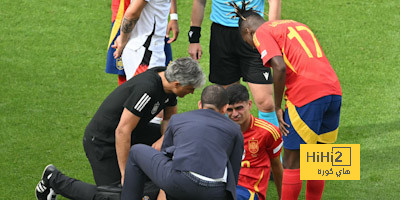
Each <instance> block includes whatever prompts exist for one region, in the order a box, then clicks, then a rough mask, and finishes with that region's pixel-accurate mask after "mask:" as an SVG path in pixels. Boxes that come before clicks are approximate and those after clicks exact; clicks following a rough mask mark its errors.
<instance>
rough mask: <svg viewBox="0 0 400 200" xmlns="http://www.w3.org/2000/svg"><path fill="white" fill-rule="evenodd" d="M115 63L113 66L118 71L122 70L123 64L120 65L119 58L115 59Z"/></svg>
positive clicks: (120, 60)
mask: <svg viewBox="0 0 400 200" xmlns="http://www.w3.org/2000/svg"><path fill="white" fill-rule="evenodd" d="M115 62H116V65H115V66H116V67H117V69H118V70H123V69H124V64H122V59H121V57H119V58H117V59H115Z"/></svg>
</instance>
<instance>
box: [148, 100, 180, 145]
mask: <svg viewBox="0 0 400 200" xmlns="http://www.w3.org/2000/svg"><path fill="white" fill-rule="evenodd" d="M177 111H178V107H177V106H176V105H175V106H167V107H165V109H164V117H163V122H162V124H161V135H162V136H161V138H160V139H158V140H157V141H156V142H154V143H153V145H151V146H152V147H153V148H155V149H157V150H159V151H160V150H161V145H162V143H163V140H164V133H165V130H166V129H167V126H168V122H169V119H171V117H172V115H174V114H176V113H177Z"/></svg>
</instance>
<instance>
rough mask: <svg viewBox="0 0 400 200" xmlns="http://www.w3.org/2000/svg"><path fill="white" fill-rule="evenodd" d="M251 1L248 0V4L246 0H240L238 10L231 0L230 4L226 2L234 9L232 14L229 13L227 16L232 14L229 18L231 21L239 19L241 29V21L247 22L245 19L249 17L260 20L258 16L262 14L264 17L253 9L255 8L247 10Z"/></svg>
mask: <svg viewBox="0 0 400 200" xmlns="http://www.w3.org/2000/svg"><path fill="white" fill-rule="evenodd" d="M250 2H251V0H249V1H248V2H246V0H242V7H241V8H240V7H239V6H238V5H237V4H236V3H235V2H234V1H233V0H231V2H226V3H227V4H228V5H229V6H232V7H233V8H235V11H234V12H230V13H228V14H227V15H231V14H234V15H233V16H231V17H230V18H231V19H232V18H233V19H236V18H239V27H241V25H242V23H243V21H247V18H251V17H253V16H254V17H257V18H262V19H264V18H263V17H261V15H260V14H264V15H266V14H265V13H264V12H260V11H258V10H255V8H256V7H257V6H254V7H251V8H248V6H249V4H250ZM259 13H260V14H259Z"/></svg>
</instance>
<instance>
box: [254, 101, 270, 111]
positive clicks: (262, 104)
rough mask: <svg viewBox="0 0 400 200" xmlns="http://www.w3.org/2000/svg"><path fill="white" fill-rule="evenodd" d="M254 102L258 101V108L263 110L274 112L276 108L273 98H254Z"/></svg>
mask: <svg viewBox="0 0 400 200" xmlns="http://www.w3.org/2000/svg"><path fill="white" fill-rule="evenodd" d="M254 102H255V103H256V106H257V109H258V110H260V111H261V112H273V111H274V109H275V105H274V101H273V100H272V98H262V99H261V98H259V99H256V98H254Z"/></svg>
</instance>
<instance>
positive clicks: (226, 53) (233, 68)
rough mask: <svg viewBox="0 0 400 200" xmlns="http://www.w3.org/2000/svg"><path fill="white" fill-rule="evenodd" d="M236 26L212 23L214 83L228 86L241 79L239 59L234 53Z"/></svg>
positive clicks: (211, 45)
mask: <svg viewBox="0 0 400 200" xmlns="http://www.w3.org/2000/svg"><path fill="white" fill-rule="evenodd" d="M236 32H237V29H236V28H230V27H225V26H222V25H219V24H216V23H213V24H212V25H211V36H210V74H209V80H210V82H212V83H215V84H218V85H222V86H226V85H230V84H232V83H235V82H237V81H239V80H240V77H241V75H240V66H239V59H238V57H237V56H236V55H235V54H234V49H235V42H236V41H234V38H235V35H236V34H237V33H236Z"/></svg>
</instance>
